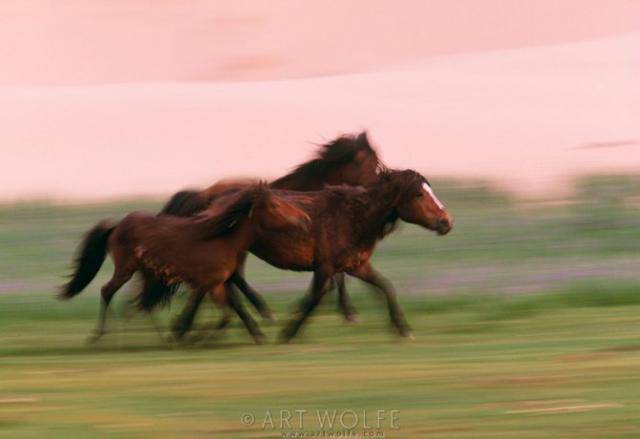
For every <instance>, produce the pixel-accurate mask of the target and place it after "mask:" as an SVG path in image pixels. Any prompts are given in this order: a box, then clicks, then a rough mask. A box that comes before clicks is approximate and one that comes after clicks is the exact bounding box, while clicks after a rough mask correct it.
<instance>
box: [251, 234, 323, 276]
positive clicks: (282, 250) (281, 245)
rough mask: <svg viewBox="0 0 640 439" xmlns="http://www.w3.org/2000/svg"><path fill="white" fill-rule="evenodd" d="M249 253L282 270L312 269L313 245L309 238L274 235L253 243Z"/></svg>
mask: <svg viewBox="0 0 640 439" xmlns="http://www.w3.org/2000/svg"><path fill="white" fill-rule="evenodd" d="M251 253H253V254H254V255H256V256H257V257H258V258H260V259H262V260H263V261H265V262H267V263H268V264H271V265H273V266H274V267H278V268H282V269H284V270H295V271H312V270H313V259H314V258H313V255H314V245H313V241H312V240H310V239H304V238H302V239H300V238H298V237H296V236H291V235H284V234H283V235H277V236H275V235H274V236H271V237H269V238H268V239H262V240H259V241H257V242H256V243H254V245H253V246H252V247H251Z"/></svg>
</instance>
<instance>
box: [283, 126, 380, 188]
mask: <svg viewBox="0 0 640 439" xmlns="http://www.w3.org/2000/svg"><path fill="white" fill-rule="evenodd" d="M361 151H366V152H368V153H369V154H372V155H373V156H374V157H375V158H376V160H377V159H378V155H377V153H376V151H375V149H373V147H372V146H371V144H370V143H369V139H368V137H367V133H366V132H365V131H363V132H362V133H360V134H358V135H357V136H355V135H343V136H340V137H338V138H337V139H335V140H333V141H331V142H329V143H327V144H325V145H321V146H320V150H319V151H318V152H317V154H316V157H315V158H314V159H311V160H309V161H307V162H305V163H302V164H301V165H299V166H297V167H296V168H294V169H293V170H292V171H291V172H289V173H288V174H287V175H285V176H283V177H280V178H279V179H277V180H275V181H274V182H273V183H271V186H273V187H279V185H280V184H282V183H285V182H286V181H288V180H290V179H292V178H300V179H304V178H305V177H309V178H310V177H314V178H319V177H324V176H325V175H326V174H327V173H328V172H329V171H330V170H332V169H333V168H335V167H336V166H340V165H344V164H346V163H349V162H350V161H352V160H354V159H355V158H356V155H357V154H358V153H359V152H361Z"/></svg>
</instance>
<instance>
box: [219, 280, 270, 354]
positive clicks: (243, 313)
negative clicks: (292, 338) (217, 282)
mask: <svg viewBox="0 0 640 439" xmlns="http://www.w3.org/2000/svg"><path fill="white" fill-rule="evenodd" d="M224 288H225V293H226V299H227V302H228V303H229V306H230V307H231V308H232V309H233V310H234V311H235V312H236V314H238V317H240V320H242V322H243V323H244V325H245V327H246V328H247V330H248V331H249V333H250V334H251V336H252V337H253V340H254V341H255V342H256V344H262V343H264V342H265V340H266V337H265V335H264V334H263V333H262V331H261V330H260V327H259V326H258V324H257V323H256V321H255V320H254V319H253V317H251V314H249V313H248V312H247V309H246V308H245V307H244V305H243V304H242V300H241V299H240V296H239V295H238V292H237V291H236V290H235V289H234V288H233V287H232V286H231V285H229V284H225V286H224Z"/></svg>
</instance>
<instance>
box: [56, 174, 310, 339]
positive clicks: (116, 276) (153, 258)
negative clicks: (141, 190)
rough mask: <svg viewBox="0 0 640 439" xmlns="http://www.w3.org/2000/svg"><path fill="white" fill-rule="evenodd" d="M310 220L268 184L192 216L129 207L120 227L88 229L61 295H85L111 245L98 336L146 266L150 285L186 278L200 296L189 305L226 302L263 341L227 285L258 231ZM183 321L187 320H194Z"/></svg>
mask: <svg viewBox="0 0 640 439" xmlns="http://www.w3.org/2000/svg"><path fill="white" fill-rule="evenodd" d="M309 221H310V220H309V216H308V215H307V214H306V213H305V212H303V211H301V210H300V209H298V208H297V207H295V206H293V205H292V204H290V203H288V202H286V201H284V200H283V199H282V198H281V197H279V196H277V195H274V194H273V192H272V191H271V190H270V189H269V188H268V186H267V185H266V184H264V183H260V184H253V185H251V186H249V187H248V188H246V189H244V190H241V191H239V192H238V191H234V192H233V193H230V194H227V195H223V196H221V197H220V198H219V199H218V200H217V202H215V203H213V204H212V205H211V206H210V207H209V208H208V209H207V210H205V211H203V212H202V213H200V214H198V215H197V216H195V217H190V218H180V217H172V216H157V215H151V214H144V213H131V214H129V215H127V216H126V217H125V218H124V219H123V220H122V221H120V223H118V224H117V225H116V224H110V223H108V222H102V223H100V224H98V225H96V226H95V227H94V228H93V229H92V230H90V231H89V232H88V234H87V236H86V238H85V240H84V242H83V243H82V244H81V246H80V249H79V250H80V251H79V256H78V257H77V258H76V269H75V273H74V275H73V277H72V279H71V281H69V283H67V284H66V285H65V286H64V287H63V290H62V292H61V297H63V298H71V297H73V296H75V295H76V294H78V293H80V292H81V291H82V290H83V289H84V288H85V287H86V286H87V285H88V284H89V283H90V282H91V280H92V279H93V278H94V277H95V275H96V274H97V272H98V270H99V269H100V267H101V265H102V263H103V262H104V259H105V256H106V253H107V251H108V252H109V253H110V255H111V257H112V259H113V263H114V273H113V276H112V277H111V279H110V280H109V281H108V282H107V283H106V284H105V285H104V286H103V287H102V290H101V296H102V301H101V305H102V306H101V309H100V317H99V322H98V327H97V329H96V338H97V337H100V336H101V335H103V334H104V333H105V320H106V312H107V308H108V307H109V303H110V302H111V299H112V297H113V295H114V294H115V293H116V292H117V291H118V289H120V287H121V286H122V285H124V283H125V282H127V281H128V280H129V279H130V278H131V277H132V276H133V274H134V273H135V272H137V271H141V272H142V275H143V279H144V283H145V286H147V285H149V284H150V283H154V282H157V279H161V280H162V281H163V282H165V283H166V284H167V285H171V284H174V283H177V282H185V283H187V284H189V285H190V286H191V288H192V289H193V291H194V296H193V297H194V301H195V302H194V303H192V304H191V306H196V308H197V305H198V303H199V301H200V300H201V298H202V296H203V295H205V294H207V293H210V294H212V295H213V296H214V298H215V299H216V302H217V303H218V305H220V306H221V307H223V306H224V305H229V306H230V307H231V308H233V309H234V310H235V311H236V313H237V314H238V315H239V317H240V318H241V319H242V321H243V322H244V324H245V326H246V327H247V329H248V330H249V332H250V333H251V335H252V336H253V338H254V340H255V341H256V342H257V343H259V342H260V341H261V340H262V339H263V337H264V336H263V334H262V332H260V329H259V328H258V326H257V325H256V323H255V321H254V320H253V319H252V318H251V316H250V315H249V314H248V313H247V312H246V310H245V309H244V307H243V306H242V304H241V301H240V300H239V297H237V295H236V293H235V292H234V291H233V289H232V288H229V287H226V286H225V283H226V282H227V281H228V280H229V277H230V276H231V275H232V274H233V273H234V272H235V271H236V270H237V268H238V264H239V263H240V262H241V261H242V260H244V257H245V254H246V252H247V250H248V249H249V247H250V246H251V245H252V244H253V242H254V241H255V240H256V239H257V238H259V237H260V235H261V234H263V233H265V232H276V231H277V232H280V233H288V232H290V231H292V230H295V229H296V228H301V229H307V228H308V227H310V223H309ZM192 318H193V315H191V319H192ZM186 322H187V323H188V325H189V326H190V325H191V323H192V321H191V320H186Z"/></svg>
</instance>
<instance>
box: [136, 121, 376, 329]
mask: <svg viewBox="0 0 640 439" xmlns="http://www.w3.org/2000/svg"><path fill="white" fill-rule="evenodd" d="M380 169H381V165H380V162H379V160H378V156H377V154H376V151H375V150H374V149H373V148H372V146H371V144H370V143H369V139H368V138H367V134H366V133H365V132H363V133H361V134H359V135H358V136H341V137H338V138H337V139H335V140H334V141H332V142H331V143H328V144H326V145H324V146H323V147H322V148H321V150H320V151H319V152H318V155H317V157H316V158H314V159H313V160H310V161H308V162H306V163H303V164H302V165H300V166H298V167H297V168H295V169H294V170H293V171H292V172H290V173H289V174H287V175H285V176H284V177H281V178H279V179H277V180H275V181H273V182H272V183H270V185H269V186H270V187H271V188H273V189H288V190H295V191H313V190H320V189H322V188H323V187H324V186H325V185H326V184H330V185H338V184H346V185H350V186H357V185H363V184H368V183H371V182H373V181H375V180H377V178H378V173H379V171H380ZM245 184H246V183H245V182H241V181H236V182H222V183H217V184H215V185H213V186H211V187H209V188H207V189H205V190H202V191H181V192H178V193H177V194H175V195H174V196H173V197H172V198H171V199H170V200H169V202H168V203H167V204H166V205H165V207H164V208H163V209H162V211H161V214H166V215H176V216H190V215H194V214H197V213H198V212H201V211H202V210H204V209H206V208H207V207H208V206H209V204H210V203H211V202H213V201H214V200H215V199H216V198H217V197H219V196H220V194H221V193H226V192H228V191H229V190H232V189H239V188H242V187H243V186H244V185H245ZM243 265H244V261H242V263H241V264H240V267H239V268H240V269H239V270H238V272H236V273H234V274H233V276H232V277H231V279H230V281H231V282H232V283H234V284H235V285H236V286H237V287H238V288H239V289H240V291H242V293H243V294H244V295H245V296H246V297H247V298H248V299H249V301H250V302H251V303H252V304H253V305H254V307H255V308H256V309H257V310H258V312H259V313H260V314H261V315H262V316H263V317H265V318H268V319H270V318H272V314H271V311H270V310H269V307H268V306H267V304H266V302H265V301H264V300H263V299H262V297H261V296H260V294H258V292H257V291H255V290H254V289H253V288H252V287H251V286H250V285H249V284H248V283H247V282H246V280H245V279H244V276H243V274H242V271H243V269H242V268H243ZM335 283H336V285H337V287H338V297H339V304H340V308H341V310H342V312H343V313H344V316H345V318H346V319H347V321H354V320H355V311H354V309H353V306H352V305H351V302H350V300H349V296H348V294H347V292H346V288H345V282H344V275H343V274H342V273H338V274H337V275H336V277H335ZM176 289H177V286H176V285H174V286H173V287H169V286H168V285H166V284H165V283H163V282H155V283H154V282H149V284H148V285H147V288H146V289H145V291H143V293H142V294H141V295H140V296H139V298H138V302H139V304H140V307H141V308H142V309H145V310H151V309H153V308H154V307H155V306H156V305H158V304H160V303H166V302H167V301H168V300H169V299H170V297H171V295H172V294H173V293H174V292H175V290H176ZM225 323H226V322H223V323H222V325H224V324H225Z"/></svg>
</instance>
